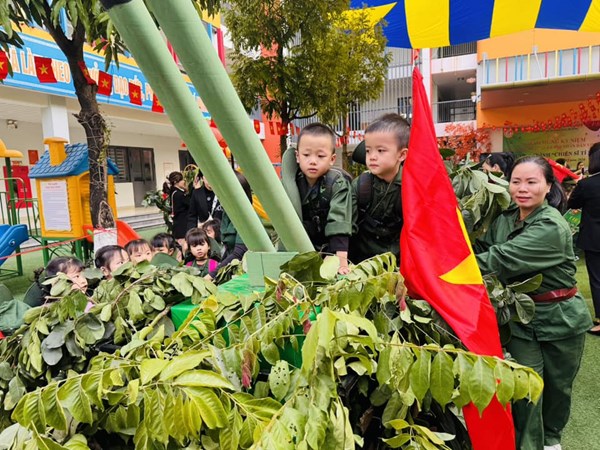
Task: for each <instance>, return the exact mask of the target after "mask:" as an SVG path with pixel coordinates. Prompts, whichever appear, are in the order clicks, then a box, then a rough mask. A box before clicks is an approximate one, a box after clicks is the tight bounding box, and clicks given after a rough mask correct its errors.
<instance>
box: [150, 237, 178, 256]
mask: <svg viewBox="0 0 600 450" xmlns="http://www.w3.org/2000/svg"><path fill="white" fill-rule="evenodd" d="M150 244H151V245H152V248H153V249H154V254H156V253H164V254H166V255H169V256H172V257H173V258H176V257H177V254H178V251H177V247H176V246H175V238H174V237H173V236H172V235H171V234H169V233H158V234H157V235H156V236H154V237H153V238H152V241H151V242H150Z"/></svg>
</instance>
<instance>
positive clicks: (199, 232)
mask: <svg viewBox="0 0 600 450" xmlns="http://www.w3.org/2000/svg"><path fill="white" fill-rule="evenodd" d="M185 242H187V245H188V247H195V246H196V245H204V244H206V245H208V246H210V242H209V240H208V236H207V235H206V233H205V232H204V230H203V229H202V228H192V229H191V230H189V231H188V232H187V233H186V234H185Z"/></svg>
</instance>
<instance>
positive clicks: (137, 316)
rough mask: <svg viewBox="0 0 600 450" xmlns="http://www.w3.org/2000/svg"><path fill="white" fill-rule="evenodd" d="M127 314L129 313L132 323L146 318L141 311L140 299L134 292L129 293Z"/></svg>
mask: <svg viewBox="0 0 600 450" xmlns="http://www.w3.org/2000/svg"><path fill="white" fill-rule="evenodd" d="M127 312H128V313H129V318H130V319H131V320H133V321H134V322H138V321H140V320H143V319H144V318H145V317H146V315H145V314H144V310H143V309H142V299H141V298H140V296H139V295H138V293H137V292H136V291H131V292H130V293H129V300H128V301H127Z"/></svg>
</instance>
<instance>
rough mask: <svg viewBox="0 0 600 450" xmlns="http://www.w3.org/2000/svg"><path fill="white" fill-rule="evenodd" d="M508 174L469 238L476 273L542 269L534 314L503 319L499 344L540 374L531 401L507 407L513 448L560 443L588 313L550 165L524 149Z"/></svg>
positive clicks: (512, 277) (524, 274)
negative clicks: (478, 231) (503, 191)
mask: <svg viewBox="0 0 600 450" xmlns="http://www.w3.org/2000/svg"><path fill="white" fill-rule="evenodd" d="M509 179H510V185H509V190H510V194H511V197H512V199H513V201H514V204H513V205H512V206H511V207H509V208H508V209H507V210H506V211H505V212H504V213H503V214H502V215H500V216H499V217H498V218H497V219H496V220H495V221H494V223H493V224H492V225H491V227H490V229H489V230H488V231H487V233H486V234H485V235H484V236H483V237H482V239H481V240H480V241H478V242H477V243H476V245H475V251H476V253H477V262H478V264H479V267H480V268H481V270H482V272H483V273H494V274H496V275H497V276H498V278H499V279H500V281H501V282H502V283H504V284H509V283H514V282H516V281H523V280H526V279H527V278H530V277H533V276H535V275H537V274H538V273H541V274H542V276H543V280H542V283H541V286H540V287H539V288H538V289H537V290H536V291H534V292H533V293H532V294H531V297H532V298H533V300H534V301H535V306H536V309H535V316H534V318H533V320H532V321H531V322H530V323H528V324H526V325H524V324H520V323H514V322H513V323H512V324H511V327H512V338H511V341H510V342H509V344H508V345H507V350H508V351H509V352H510V354H511V355H512V356H513V357H514V358H515V359H516V360H517V361H518V362H519V363H521V364H524V365H526V366H529V367H532V368H533V369H534V370H535V371H537V372H538V373H539V374H540V375H541V376H542V377H543V379H544V391H543V393H542V397H541V398H540V400H539V402H538V403H537V404H535V405H534V404H532V403H528V402H527V401H526V400H522V401H519V402H517V403H515V405H514V409H513V412H514V421H515V429H516V436H517V448H518V449H526V450H560V449H561V446H560V439H561V434H562V431H563V429H564V427H565V425H566V424H567V421H568V419H569V414H570V406H571V391H572V386H573V381H574V379H575V375H576V374H577V371H578V370H579V365H580V362H581V357H582V354H583V344H584V339H585V332H586V330H588V329H589V328H590V326H591V324H592V320H591V317H590V313H589V311H588V309H587V306H586V304H585V301H584V299H583V298H582V297H581V295H580V294H578V293H577V287H576V281H575V273H576V266H575V256H574V253H573V243H572V239H571V231H570V229H569V226H568V224H567V222H566V221H565V220H564V218H563V217H562V215H561V213H560V212H559V210H558V209H557V208H560V207H562V206H563V205H564V203H565V198H564V192H563V191H562V188H561V186H560V184H559V183H558V182H557V181H556V179H555V178H554V174H553V172H552V167H551V166H550V164H549V163H548V162H547V161H546V160H545V159H544V158H541V157H539V156H525V157H523V158H520V159H519V160H517V161H516V162H515V165H514V167H513V170H512V173H511V174H510V175H509Z"/></svg>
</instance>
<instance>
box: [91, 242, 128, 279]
mask: <svg viewBox="0 0 600 450" xmlns="http://www.w3.org/2000/svg"><path fill="white" fill-rule="evenodd" d="M126 262H129V255H128V254H127V252H126V251H125V249H124V248H123V247H121V246H119V245H107V246H105V247H102V248H101V249H100V250H98V251H97V252H96V257H95V259H94V263H95V265H96V267H97V268H99V269H100V270H102V273H103V274H104V278H105V279H107V280H111V279H112V273H113V272H114V271H115V270H116V269H117V268H118V267H120V266H122V265H123V264H125V263H126Z"/></svg>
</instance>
